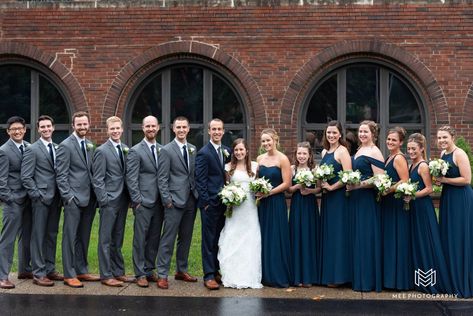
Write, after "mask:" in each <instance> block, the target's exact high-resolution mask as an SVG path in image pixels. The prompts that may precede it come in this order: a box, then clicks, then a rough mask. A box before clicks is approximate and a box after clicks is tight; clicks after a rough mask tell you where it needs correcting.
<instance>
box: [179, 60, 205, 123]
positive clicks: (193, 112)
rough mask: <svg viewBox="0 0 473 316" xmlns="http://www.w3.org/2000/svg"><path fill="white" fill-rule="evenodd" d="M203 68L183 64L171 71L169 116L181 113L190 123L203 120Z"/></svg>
mask: <svg viewBox="0 0 473 316" xmlns="http://www.w3.org/2000/svg"><path fill="white" fill-rule="evenodd" d="M203 84H204V81H203V70H202V68H197V67H191V66H184V67H178V68H173V69H172V71H171V118H175V117H176V116H180V115H183V116H185V117H187V118H188V119H189V120H190V122H191V123H202V122H203V113H204V110H203V104H204V102H203V100H204V98H203Z"/></svg>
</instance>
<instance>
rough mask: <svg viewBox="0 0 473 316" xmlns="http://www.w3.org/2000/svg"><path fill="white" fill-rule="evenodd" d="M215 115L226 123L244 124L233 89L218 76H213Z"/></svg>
mask: <svg viewBox="0 0 473 316" xmlns="http://www.w3.org/2000/svg"><path fill="white" fill-rule="evenodd" d="M212 100H213V115H212V117H218V118H220V119H221V120H222V121H224V122H225V123H243V113H242V110H241V106H240V102H238V99H237V97H236V95H235V93H234V92H233V90H232V88H231V87H230V86H229V85H228V84H227V83H226V82H225V81H223V80H222V79H220V78H219V77H218V76H217V75H215V74H214V75H212Z"/></svg>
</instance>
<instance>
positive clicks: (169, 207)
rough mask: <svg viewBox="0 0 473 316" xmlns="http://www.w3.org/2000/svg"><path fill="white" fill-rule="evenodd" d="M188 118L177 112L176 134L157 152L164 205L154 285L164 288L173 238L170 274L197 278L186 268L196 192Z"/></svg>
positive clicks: (193, 280) (174, 127)
mask: <svg viewBox="0 0 473 316" xmlns="http://www.w3.org/2000/svg"><path fill="white" fill-rule="evenodd" d="M189 129H190V128H189V120H188V119H187V118H185V117H182V116H179V117H177V118H175V119H174V122H173V124H172V130H173V132H174V134H175V135H176V137H175V138H174V140H173V141H171V142H170V143H169V144H167V145H166V146H164V148H163V150H162V151H161V154H160V156H159V162H160V163H159V178H158V184H159V190H160V193H161V199H162V201H163V205H164V207H165V210H164V227H163V234H162V236H161V242H160V244H159V251H158V287H159V288H161V289H167V288H168V287H169V285H168V273H169V266H170V264H171V258H172V253H173V250H174V243H175V242H176V236H178V239H177V250H176V273H175V275H174V278H175V279H176V280H182V281H186V282H197V278H195V277H193V276H191V275H190V274H189V273H188V272H187V265H188V257H189V249H190V246H191V241H192V232H193V230H194V221H195V215H196V209H195V204H196V203H195V202H196V198H197V196H198V194H197V190H196V188H195V181H194V169H195V168H194V167H195V156H196V148H195V146H194V145H192V144H189V143H188V142H187V134H188V133H189Z"/></svg>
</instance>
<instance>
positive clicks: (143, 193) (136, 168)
mask: <svg viewBox="0 0 473 316" xmlns="http://www.w3.org/2000/svg"><path fill="white" fill-rule="evenodd" d="M156 145H157V150H156V151H157V152H158V155H157V160H158V164H159V160H160V156H161V153H160V151H161V150H162V148H163V146H161V145H160V144H158V143H156ZM126 166H127V167H126V169H127V170H126V184H127V186H128V192H129V193H130V197H131V202H132V203H133V207H136V205H138V204H141V205H143V206H145V207H148V208H151V207H154V206H155V205H156V204H157V203H159V190H158V166H157V165H156V163H155V162H154V159H153V156H152V154H151V150H150V149H149V147H148V144H146V142H145V141H144V140H142V141H141V142H139V143H138V144H136V145H135V146H133V147H132V148H131V149H130V152H129V153H128V156H127V159H126Z"/></svg>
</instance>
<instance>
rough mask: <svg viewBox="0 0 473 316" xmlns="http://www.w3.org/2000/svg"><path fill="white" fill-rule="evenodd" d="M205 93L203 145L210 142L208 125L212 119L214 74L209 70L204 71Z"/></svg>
mask: <svg viewBox="0 0 473 316" xmlns="http://www.w3.org/2000/svg"><path fill="white" fill-rule="evenodd" d="M203 88H204V91H203V98H204V113H203V115H204V118H203V122H204V130H205V132H204V133H203V134H204V135H203V136H204V141H203V144H206V143H207V142H208V141H209V135H208V133H207V123H208V122H210V120H211V119H212V118H213V117H212V115H213V114H212V103H213V102H212V74H211V73H210V71H208V70H207V69H204V87H203Z"/></svg>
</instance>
